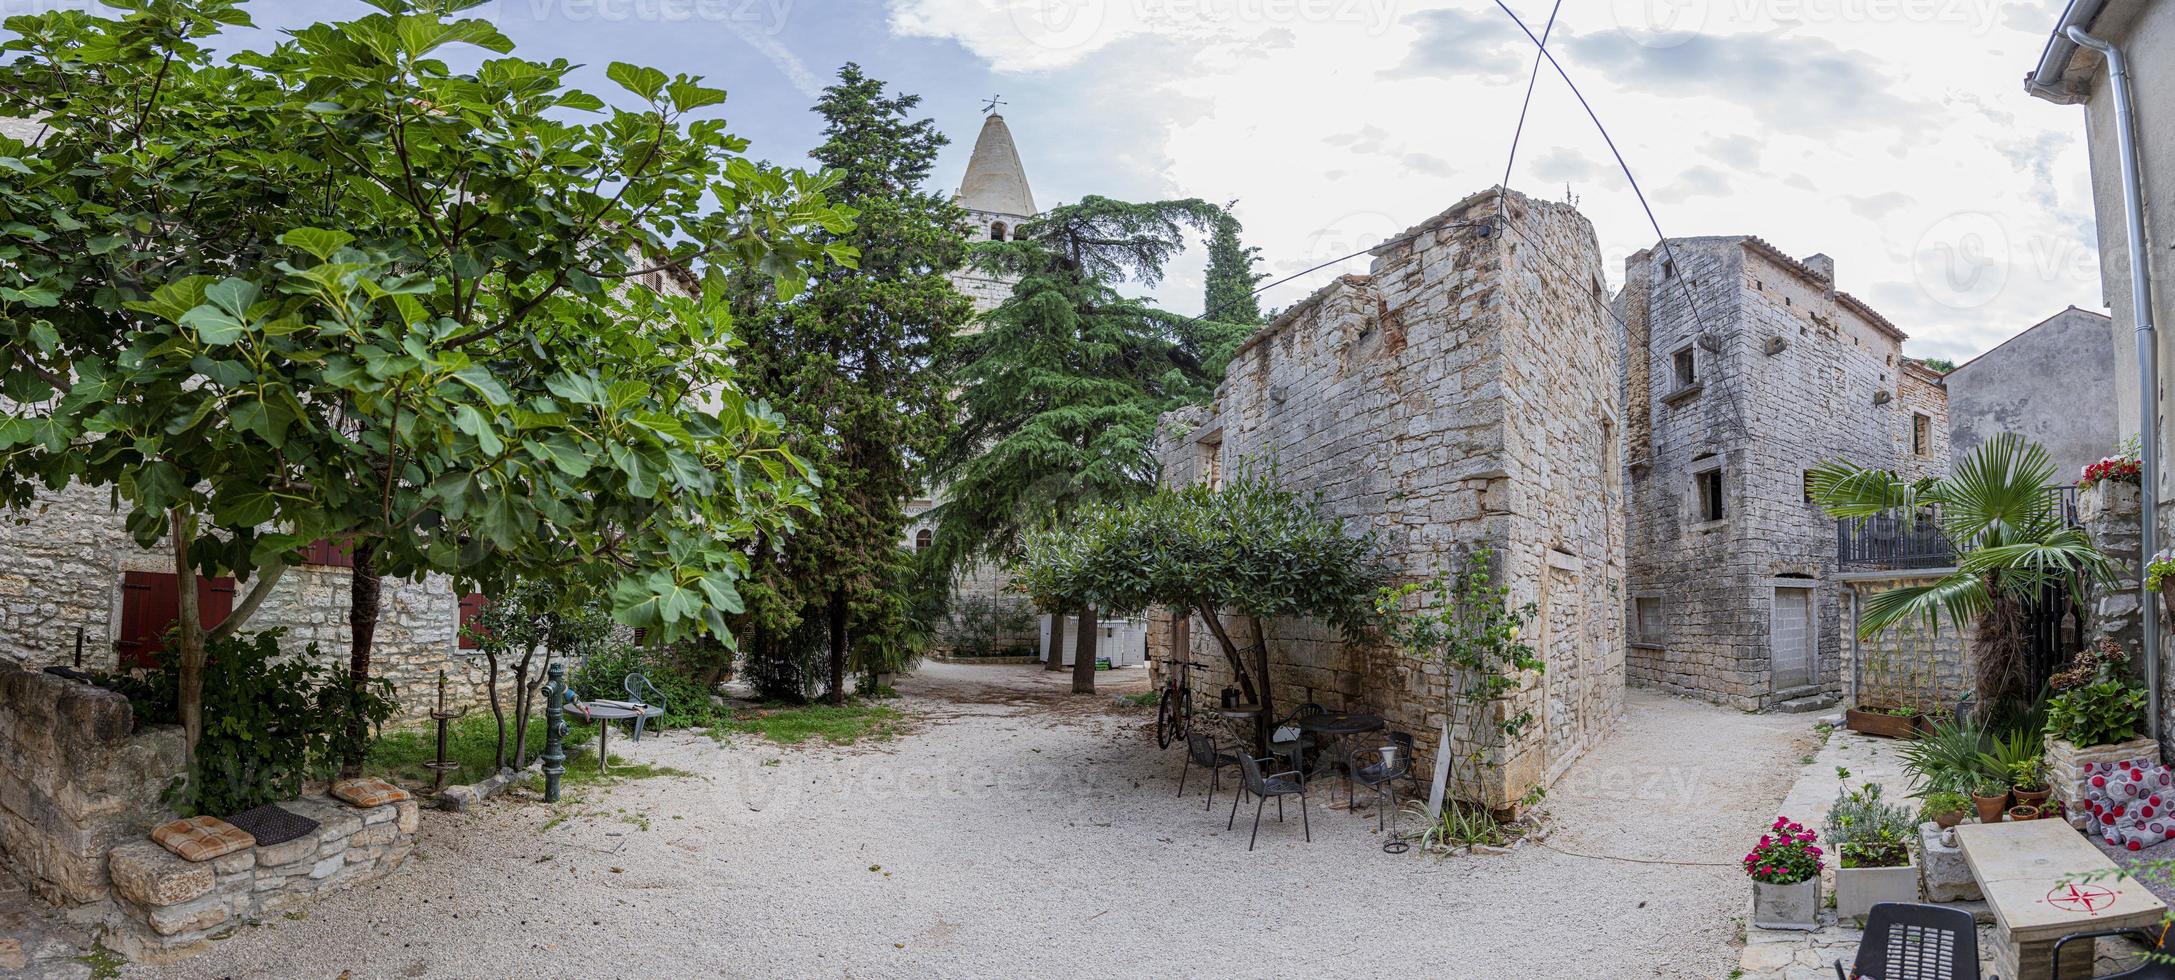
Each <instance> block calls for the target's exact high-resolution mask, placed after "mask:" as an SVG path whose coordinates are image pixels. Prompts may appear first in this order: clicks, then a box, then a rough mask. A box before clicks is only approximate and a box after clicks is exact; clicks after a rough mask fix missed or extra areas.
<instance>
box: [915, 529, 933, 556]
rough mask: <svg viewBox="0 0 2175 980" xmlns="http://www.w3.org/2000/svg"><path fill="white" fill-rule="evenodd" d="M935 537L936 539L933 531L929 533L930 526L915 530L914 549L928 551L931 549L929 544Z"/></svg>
mask: <svg viewBox="0 0 2175 980" xmlns="http://www.w3.org/2000/svg"><path fill="white" fill-rule="evenodd" d="M935 539H936V536H935V535H933V534H931V533H929V529H928V528H922V529H921V530H919V531H915V532H914V550H915V551H927V550H929V544H930V542H932V541H934V540H935Z"/></svg>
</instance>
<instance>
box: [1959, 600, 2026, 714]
mask: <svg viewBox="0 0 2175 980" xmlns="http://www.w3.org/2000/svg"><path fill="white" fill-rule="evenodd" d="M1995 586H1996V584H1995V583H1992V582H1989V583H1988V585H1987V588H1988V589H1989V590H1991V591H1993V596H1994V602H1993V605H1991V606H1988V607H1987V610H1986V614H1985V615H1983V616H1980V617H1979V622H1978V630H1977V635H1976V636H1975V637H1973V640H1972V644H1971V653H1972V658H1973V659H1974V661H1976V667H1977V671H1976V677H1975V681H1976V683H1975V684H1974V687H1975V688H1976V693H1977V695H1978V700H1979V704H1978V710H1979V712H1980V714H1981V717H1986V716H1987V714H1986V713H1987V712H1992V711H1995V710H1998V708H1999V706H2000V705H2002V704H2004V703H2008V702H2023V701H2027V700H2029V699H2030V697H2031V692H2030V691H2029V690H2027V686H2028V685H2027V679H2026V676H2025V675H2026V674H2027V673H2028V670H2027V668H2026V666H2025V660H2026V659H2027V658H2028V657H2029V655H2030V650H2031V636H2030V633H2029V627H2030V624H2029V622H2028V621H2027V619H2026V617H2025V615H2024V607H2023V604H2021V603H2019V602H2017V601H2016V599H2015V598H2014V597H2012V596H2009V595H2006V594H2004V593H2002V592H2000V591H1999V590H1998V589H1997V588H1996V587H1995Z"/></svg>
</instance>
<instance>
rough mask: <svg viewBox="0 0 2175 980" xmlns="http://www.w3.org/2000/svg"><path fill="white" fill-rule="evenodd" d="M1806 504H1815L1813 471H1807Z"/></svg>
mask: <svg viewBox="0 0 2175 980" xmlns="http://www.w3.org/2000/svg"><path fill="white" fill-rule="evenodd" d="M1805 502H1806V503H1808V504H1809V503H1812V502H1813V471H1811V470H1806V471H1805Z"/></svg>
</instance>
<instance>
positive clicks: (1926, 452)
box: [1911, 412, 1933, 456]
mask: <svg viewBox="0 0 2175 980" xmlns="http://www.w3.org/2000/svg"><path fill="white" fill-rule="evenodd" d="M1911 455H1913V456H1931V455H1933V419H1931V418H1929V417H1927V416H1926V415H1925V413H1923V412H1913V413H1911Z"/></svg>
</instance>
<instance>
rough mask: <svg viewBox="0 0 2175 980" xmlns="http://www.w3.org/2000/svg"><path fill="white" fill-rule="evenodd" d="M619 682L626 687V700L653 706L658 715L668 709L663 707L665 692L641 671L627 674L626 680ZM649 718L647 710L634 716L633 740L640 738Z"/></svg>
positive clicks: (639, 739)
mask: <svg viewBox="0 0 2175 980" xmlns="http://www.w3.org/2000/svg"><path fill="white" fill-rule="evenodd" d="M620 684H621V686H622V687H625V688H626V689H627V700H629V701H633V702H636V703H637V704H642V705H646V706H648V707H651V708H655V709H657V714H658V715H663V714H664V713H665V711H666V710H668V709H667V708H666V707H665V692H663V691H660V690H658V689H657V685H655V684H652V683H650V682H649V678H648V677H647V676H645V675H644V674H643V673H642V672H641V671H635V672H634V673H632V674H628V675H627V678H626V680H624V681H621V682H620ZM649 719H650V713H649V712H647V711H645V712H643V713H642V714H640V715H637V716H635V719H634V740H635V741H637V742H639V741H641V740H642V728H643V726H644V725H645V724H646V723H648V721H649Z"/></svg>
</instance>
